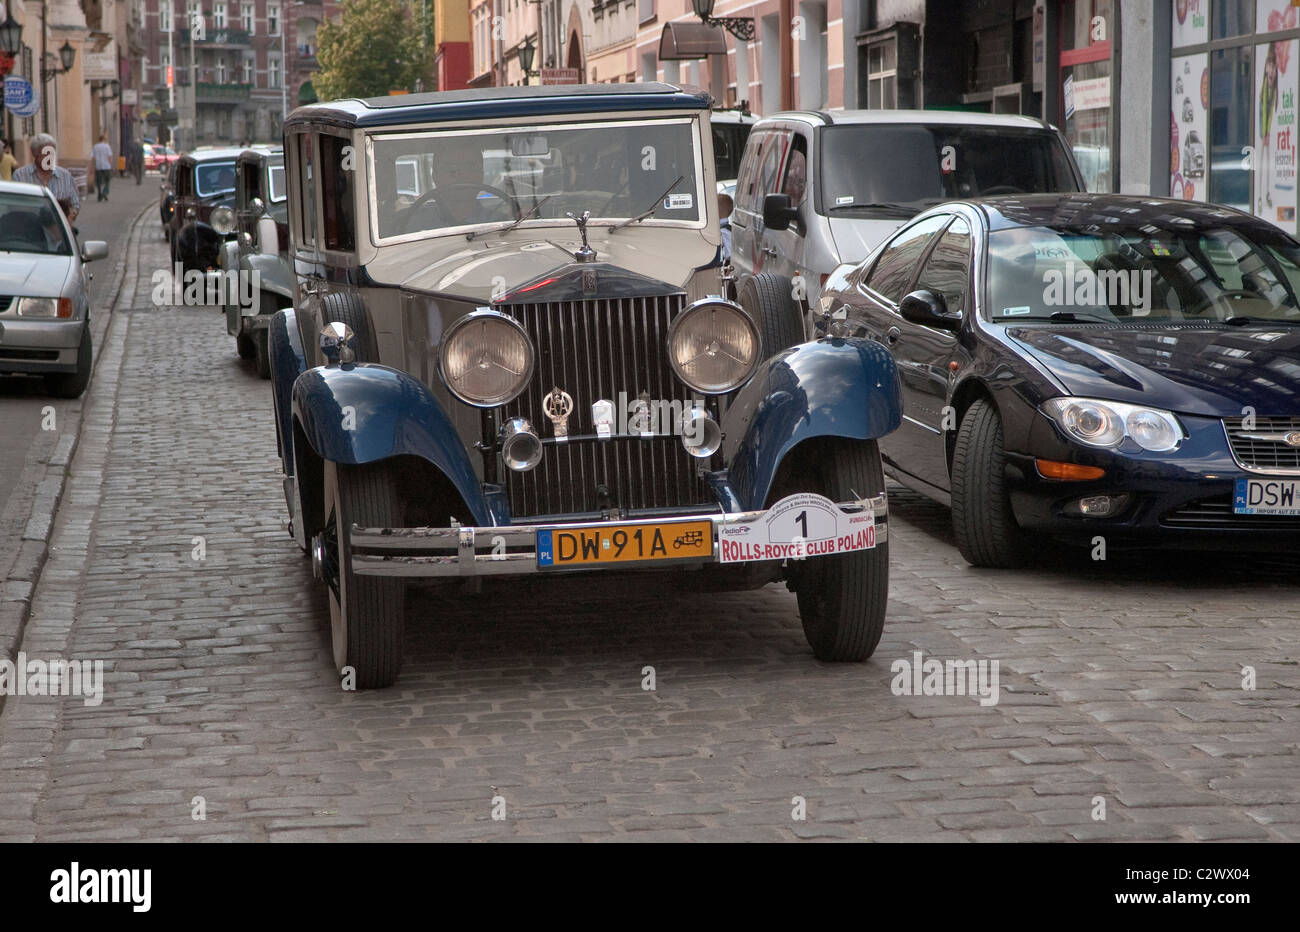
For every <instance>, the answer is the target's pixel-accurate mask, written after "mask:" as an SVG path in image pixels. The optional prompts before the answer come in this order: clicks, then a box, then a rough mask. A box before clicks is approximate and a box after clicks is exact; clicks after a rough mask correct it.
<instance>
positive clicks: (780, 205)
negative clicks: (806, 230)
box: [763, 194, 799, 230]
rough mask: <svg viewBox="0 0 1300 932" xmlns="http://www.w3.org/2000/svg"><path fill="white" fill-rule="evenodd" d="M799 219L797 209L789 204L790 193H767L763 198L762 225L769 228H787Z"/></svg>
mask: <svg viewBox="0 0 1300 932" xmlns="http://www.w3.org/2000/svg"><path fill="white" fill-rule="evenodd" d="M798 219H799V209H798V208H797V207H792V206H791V205H790V195H788V194H769V195H767V196H766V197H764V198H763V226H765V227H767V228H768V229H769V230H788V229H790V224H791V223H792V222H793V221H795V220H798Z"/></svg>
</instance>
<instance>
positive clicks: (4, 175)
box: [0, 139, 18, 181]
mask: <svg viewBox="0 0 1300 932" xmlns="http://www.w3.org/2000/svg"><path fill="white" fill-rule="evenodd" d="M17 167H18V160H17V159H16V158H14V147H13V146H12V145H10V144H9V140H8V139H6V140H5V142H4V148H3V154H0V181H13V180H14V169H15V168H17Z"/></svg>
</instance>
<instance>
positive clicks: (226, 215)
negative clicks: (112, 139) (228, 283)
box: [163, 148, 241, 272]
mask: <svg viewBox="0 0 1300 932" xmlns="http://www.w3.org/2000/svg"><path fill="white" fill-rule="evenodd" d="M240 151H241V150H239V149H232V148H224V149H218V148H200V149H195V150H194V151H193V152H186V153H185V154H184V155H182V156H181V157H180V158H179V159H177V160H176V164H175V165H174V166H173V167H172V169H171V191H170V194H171V205H170V216H167V206H166V204H165V200H164V207H163V213H164V216H167V221H166V226H167V233H166V235H167V238H168V239H169V240H170V241H171V258H172V263H173V264H175V263H178V262H179V263H180V264H181V267H182V268H183V269H184V270H185V271H186V272H188V271H190V270H191V269H196V270H198V271H200V272H206V271H208V270H210V269H215V268H217V265H218V263H219V261H220V254H221V244H222V243H224V242H225V241H226V240H227V239H228V238H230V237H231V236H233V235H234V230H235V212H234V209H233V207H232V205H233V203H234V196H235V158H236V156H238V155H239V153H240ZM166 195H167V192H166V191H164V199H165V198H166Z"/></svg>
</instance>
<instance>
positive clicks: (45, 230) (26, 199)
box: [0, 194, 72, 256]
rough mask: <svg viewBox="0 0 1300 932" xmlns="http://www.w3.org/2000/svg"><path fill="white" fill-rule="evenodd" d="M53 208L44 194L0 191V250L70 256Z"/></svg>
mask: <svg viewBox="0 0 1300 932" xmlns="http://www.w3.org/2000/svg"><path fill="white" fill-rule="evenodd" d="M56 210H57V208H56V207H55V206H54V205H53V204H52V203H50V201H48V200H47V199H46V198H44V197H33V196H31V195H29V194H0V251H4V252H32V253H40V254H43V255H47V256H70V255H72V249H71V248H70V247H69V246H68V236H67V234H66V233H65V232H64V230H63V224H62V223H61V222H60V221H59V217H58V214H56V213H55V211H56Z"/></svg>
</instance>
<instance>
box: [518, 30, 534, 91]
mask: <svg viewBox="0 0 1300 932" xmlns="http://www.w3.org/2000/svg"><path fill="white" fill-rule="evenodd" d="M536 54H537V49H536V48H534V47H533V37H532V36H529V37H528V38H527V39H525V40H524V44H523V45H522V46H521V47H520V49H519V67H520V68H521V69H523V72H524V85H525V86H527V85H528V76H529V75H530V74H532V73H533V56H534V55H536Z"/></svg>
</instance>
